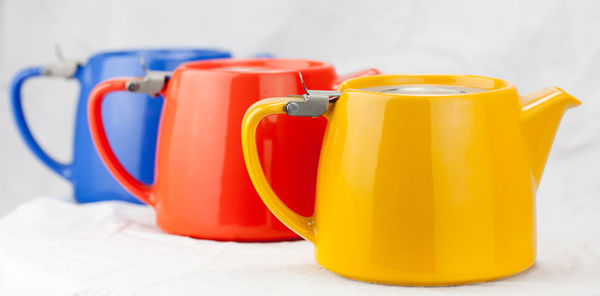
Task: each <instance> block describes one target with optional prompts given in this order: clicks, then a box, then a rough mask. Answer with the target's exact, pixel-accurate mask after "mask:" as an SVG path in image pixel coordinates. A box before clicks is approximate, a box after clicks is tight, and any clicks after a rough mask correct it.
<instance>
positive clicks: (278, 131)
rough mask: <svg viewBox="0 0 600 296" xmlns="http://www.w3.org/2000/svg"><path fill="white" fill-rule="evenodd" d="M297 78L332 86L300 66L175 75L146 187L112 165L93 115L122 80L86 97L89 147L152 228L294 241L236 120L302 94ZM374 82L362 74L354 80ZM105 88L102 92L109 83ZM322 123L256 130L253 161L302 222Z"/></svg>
mask: <svg viewBox="0 0 600 296" xmlns="http://www.w3.org/2000/svg"><path fill="white" fill-rule="evenodd" d="M240 68H244V69H240ZM298 72H301V73H302V76H303V78H304V81H305V83H306V86H307V87H308V88H309V89H317V90H329V89H334V88H336V87H337V84H338V83H339V82H340V78H339V77H338V76H337V75H336V73H335V70H334V68H333V66H332V65H330V64H326V63H322V62H317V61H308V60H294V59H246V60H240V59H223V60H211V61H203V62H192V63H186V64H183V65H181V66H180V67H179V68H177V69H176V70H175V72H174V73H173V75H172V77H171V78H170V80H169V81H168V83H167V85H166V87H165V88H164V89H163V91H162V95H163V97H164V100H165V102H164V105H163V111H162V117H161V122H160V126H159V132H158V143H157V148H156V149H157V152H156V153H157V155H156V168H155V177H154V180H155V181H154V184H152V185H144V184H142V183H139V182H138V181H136V180H135V179H133V178H131V177H130V176H128V174H127V173H126V172H124V171H123V170H121V169H122V168H119V166H120V165H119V164H118V163H115V162H117V161H116V158H114V157H113V158H114V159H111V155H110V153H112V152H111V151H110V147H109V146H108V142H106V143H103V141H102V134H101V133H102V132H103V131H102V130H101V128H102V126H101V121H100V122H99V120H98V116H97V114H96V113H98V112H99V111H98V110H99V109H101V108H100V105H101V100H102V99H101V98H102V97H103V96H104V94H105V93H106V92H108V91H114V90H122V89H124V81H113V82H112V83H113V88H110V87H109V88H105V90H104V91H101V89H102V85H100V86H99V87H98V90H97V91H95V92H94V93H93V94H92V95H91V98H90V112H89V114H90V126H91V129H92V135H93V137H94V141H95V143H96V147H97V148H98V149H99V152H100V155H101V156H102V159H103V161H104V162H105V163H106V164H107V166H108V168H109V170H110V171H111V173H113V175H114V176H115V177H116V178H117V180H118V181H119V182H120V183H121V184H122V185H124V186H125V187H126V188H127V189H129V191H130V192H132V193H133V194H134V195H135V196H137V197H138V198H140V199H141V200H143V201H145V202H147V203H149V204H151V205H152V206H153V207H154V208H155V209H156V214H157V223H158V225H159V226H160V227H161V228H162V229H163V230H165V231H166V232H170V233H174V234H179V235H186V236H191V237H196V238H206V239H214V240H235V241H273V240H289V239H297V238H299V237H298V236H297V235H296V234H295V233H294V232H292V231H291V230H289V229H288V228H287V227H286V226H284V225H283V224H282V223H281V222H279V220H278V219H277V218H275V216H273V215H272V214H271V212H270V211H269V210H268V209H267V208H266V207H265V205H264V204H263V203H262V201H261V200H260V198H259V197H258V195H257V193H256V191H255V189H254V186H253V185H252V183H251V181H250V178H249V176H248V173H247V170H246V167H245V163H244V158H243V154H242V147H241V140H240V139H241V124H242V118H243V116H244V113H245V112H246V110H247V109H248V107H250V105H252V104H253V103H255V102H256V101H258V100H261V99H264V98H269V97H278V96H287V95H292V94H303V93H304V91H303V89H302V85H301V83H300V79H299V76H298ZM375 73H377V71H376V70H367V71H363V72H361V73H357V74H356V75H353V76H358V75H368V74H375ZM345 78H347V77H344V78H341V79H345ZM106 83H108V84H105V86H107V87H108V85H110V83H111V82H110V81H108V82H106ZM115 83H116V84H115ZM95 97H96V98H95ZM157 99H160V98H157ZM94 104H95V105H96V106H94ZM325 124H326V122H325V119H323V118H322V117H321V118H317V119H313V118H306V117H291V116H284V115H274V116H271V117H268V118H266V119H265V120H263V121H262V122H261V125H260V126H259V127H258V130H257V141H258V151H259V154H260V159H261V162H262V166H263V169H264V171H265V174H266V176H267V178H268V179H269V181H270V183H271V185H272V186H273V189H274V190H275V192H276V193H277V194H278V195H279V196H281V199H282V200H283V201H284V202H285V203H286V205H287V206H289V207H290V208H291V209H293V210H294V211H297V212H298V213H299V214H301V215H305V216H311V215H312V211H313V206H314V196H315V184H316V174H317V165H318V160H319V154H320V150H321V142H322V139H323V134H324V131H325Z"/></svg>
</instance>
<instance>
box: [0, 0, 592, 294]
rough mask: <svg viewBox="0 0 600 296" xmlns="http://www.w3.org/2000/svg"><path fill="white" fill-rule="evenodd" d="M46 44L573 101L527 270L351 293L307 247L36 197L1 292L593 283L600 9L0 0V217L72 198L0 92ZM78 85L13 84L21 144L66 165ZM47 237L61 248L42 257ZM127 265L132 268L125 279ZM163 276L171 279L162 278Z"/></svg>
mask: <svg viewBox="0 0 600 296" xmlns="http://www.w3.org/2000/svg"><path fill="white" fill-rule="evenodd" d="M55 44H60V46H61V47H62V49H63V52H64V54H65V55H66V56H67V57H68V58H72V59H79V60H82V61H85V60H86V59H87V58H88V57H89V56H90V55H92V54H94V53H96V52H98V51H104V50H111V49H121V48H139V47H165V46H198V47H219V48H224V49H229V50H231V51H232V52H233V53H234V54H235V55H237V56H240V57H244V56H250V55H252V54H254V53H257V52H264V51H268V52H271V53H273V54H275V55H277V56H280V57H297V58H311V59H318V60H323V61H328V62H331V63H333V64H334V65H335V66H336V67H337V69H338V72H340V73H342V74H343V73H346V72H351V71H354V70H357V69H362V68H366V67H376V68H379V69H380V70H381V71H383V72H384V73H460V74H475V75H483V76H492V77H498V78H502V79H506V80H509V81H512V82H514V83H515V84H516V85H517V87H518V89H519V91H520V92H521V93H523V94H525V93H527V92H530V91H534V90H537V89H540V88H543V87H546V86H552V85H557V86H560V87H562V88H563V89H565V90H567V91H568V92H570V93H571V94H572V95H574V96H575V97H577V98H579V99H580V100H581V101H582V102H583V104H582V105H581V106H579V107H578V108H575V109H572V110H569V111H568V112H567V114H566V116H565V118H564V121H563V124H562V125H561V127H560V129H559V132H558V134H557V137H556V141H555V142H554V147H553V150H552V152H551V155H550V159H549V162H548V164H547V166H546V171H545V173H544V177H543V179H542V183H541V188H540V190H539V192H538V198H537V202H538V208H537V209H538V243H539V244H538V261H537V263H536V265H535V266H534V267H533V268H532V269H531V270H530V271H528V272H526V273H523V274H521V275H519V276H516V277H513V278H511V279H508V280H505V281H500V282H494V283H488V284H485V285H474V286H465V287H462V288H460V289H459V288H442V289H433V290H429V289H395V287H387V286H375V285H368V284H361V283H359V282H355V281H346V280H343V279H341V278H338V277H336V276H334V275H333V274H331V273H328V272H326V271H324V270H323V269H320V268H318V266H317V265H316V263H315V262H314V261H313V259H312V255H311V249H312V247H311V246H310V244H309V243H308V242H296V243H282V244H262V245H261V244H244V245H243V244H235V243H215V242H210V241H201V240H191V239H187V238H183V237H177V236H170V235H165V234H163V233H161V232H160V231H159V230H158V229H156V228H155V226H154V223H153V215H152V214H153V213H152V210H151V209H148V208H143V207H134V206H125V205H123V204H114V203H102V204H95V205H86V206H82V207H77V206H74V205H70V204H60V203H57V204H55V203H53V201H52V200H47V199H42V200H38V201H37V202H34V203H30V204H27V205H24V206H23V207H21V208H20V209H19V210H17V211H15V212H13V214H12V215H10V216H6V217H5V218H3V219H0V224H1V225H0V232H1V234H2V235H1V238H0V242H2V244H0V248H2V251H1V252H0V261H2V262H3V265H2V266H0V287H1V286H2V283H4V284H6V285H7V286H8V287H9V288H10V287H13V288H15V289H16V291H21V293H23V292H24V291H25V290H24V288H28V289H30V290H31V291H34V290H36V289H37V290H36V291H38V292H39V291H44V292H48V294H49V295H51V294H52V293H50V292H49V291H51V290H50V288H48V287H53V289H54V290H53V291H54V292H53V294H52V295H71V294H78V295H83V294H85V295H108V294H109V292H108V291H115V292H118V293H116V294H123V293H124V292H125V291H137V292H139V293H142V294H144V295H147V294H148V293H147V292H151V291H154V293H158V294H160V293H161V292H160V291H163V290H157V285H155V281H157V280H160V281H161V282H160V283H162V284H163V286H162V288H164V289H167V290H166V291H174V290H173V289H174V288H179V289H180V290H181V289H184V288H186V287H187V288H189V287H192V289H188V290H187V292H188V293H190V292H192V291H199V290H200V289H203V290H204V291H207V287H213V288H214V289H215V290H214V292H215V293H223V292H225V291H229V293H230V294H235V295H238V294H239V292H251V291H250V290H251V289H248V288H252V289H254V290H265V289H266V288H267V287H270V288H271V290H270V291H271V292H273V293H275V292H277V293H278V294H281V293H279V292H285V291H288V292H289V291H293V292H295V293H300V292H302V291H304V292H303V293H306V294H308V293H316V294H319V293H320V294H324V295H336V294H340V293H339V292H343V293H347V292H353V293H356V294H367V293H371V292H375V291H378V292H384V293H388V294H398V293H401V292H404V293H409V294H415V293H422V294H423V295H431V294H432V293H434V292H435V294H437V293H455V294H462V293H473V294H480V293H483V292H494V291H495V292H496V293H497V294H498V295H505V294H507V293H517V292H519V293H521V294H529V295H531V294H545V295H553V294H557V295H566V294H582V295H587V294H593V293H598V291H599V290H600V280H599V279H600V277H599V275H600V263H599V262H600V253H598V250H599V249H600V234H599V230H598V229H599V227H600V225H599V222H598V221H600V220H599V218H598V217H599V215H600V174H599V173H598V168H600V137H599V135H600V1H523V0H517V1H498V0H495V1H475V0H473V1H397V0H396V1H348V0H347V1H292V0H279V1H266V0H253V1H238V2H230V1H192V0H190V1H183V0H170V1H157V0H143V1H126V0H101V1H82V0H72V1H67V0H53V1H50V0H39V1H33V0H29V1H26V0H0V216H2V215H5V214H7V213H8V212H10V211H12V210H13V209H14V208H15V207H16V206H17V205H19V204H21V203H24V202H26V201H28V200H31V199H33V198H34V197H35V196H39V195H46V196H52V197H61V198H63V199H68V198H69V197H70V195H71V189H70V186H69V184H68V183H66V181H63V180H62V179H61V178H59V177H58V176H56V175H54V174H53V173H52V172H50V171H49V170H48V169H46V168H45V166H44V165H42V164H41V163H40V162H38V161H37V159H35V158H34V157H33V155H32V154H31V152H30V151H29V150H28V149H27V147H26V146H25V144H24V142H23V141H22V140H21V138H20V137H19V135H18V134H17V129H16V127H15V125H14V122H13V118H12V115H11V113H10V106H9V102H8V97H7V95H8V89H7V87H8V85H9V83H10V79H11V78H12V76H13V75H14V74H15V73H16V72H17V71H18V70H19V69H21V68H23V67H26V66H30V65H36V64H47V63H52V62H55V61H56V58H55V55H54V50H53V47H54V45H55ZM78 91H79V89H78V86H77V84H76V83H75V82H73V81H65V80H61V79H36V80H32V81H31V82H29V83H27V84H26V87H25V89H24V96H23V97H24V105H25V111H26V115H27V118H28V120H29V122H30V124H31V126H32V128H33V130H34V134H35V136H36V137H37V138H38V139H39V141H40V142H41V143H42V146H44V147H45V148H46V149H47V150H48V151H49V152H50V154H51V155H54V156H56V157H57V158H58V159H60V160H63V161H65V162H67V161H69V160H70V158H71V153H72V141H73V139H72V134H73V123H74V111H75V104H76V100H77V97H78ZM129 207H131V209H129ZM130 211H133V212H132V213H137V214H131V213H129V212H130ZM138 211H139V213H138ZM121 212H128V215H124V214H120V213H121ZM136 216H140V217H143V219H137V220H140V221H142V222H143V223H142V222H139V221H138V222H135V221H137V220H136V219H135V217H136ZM115 229H117V230H118V231H117V230H115ZM133 238H137V239H138V241H134V240H133ZM149 240H153V243H149ZM54 241H59V242H61V243H60V244H56V245H55V246H54V248H48V247H47V245H48V244H49V243H50V244H53V242H54ZM127 243H129V245H127ZM288 244H289V246H288ZM127 246H129V249H128V248H127ZM184 247H185V248H188V247H189V248H188V249H185V250H184V251H185V252H183V251H181V250H182V248H184ZM163 249H164V250H163ZM65 250H68V251H65ZM139 250H145V251H147V252H138V251H139ZM167 250H170V251H168V253H170V254H171V256H170V257H169V256H165V255H164V254H166V253H167ZM173 250H175V251H173ZM211 250H212V251H211ZM151 251H152V252H151ZM207 251H208V252H207ZM211 252H212V253H211ZM19 254H20V255H19ZM215 254H216V255H215ZM248 254H250V255H248ZM261 254H262V255H261ZM85 255H89V256H88V257H86V256H85ZM144 256H146V257H148V258H150V259H151V260H148V258H146V257H144ZM173 256H175V258H173ZM254 256H264V260H263V259H260V258H263V257H259V258H258V259H257V258H256V257H254ZM142 257H143V258H142ZM86 258H87V259H86ZM114 258H120V259H119V260H116V261H115V260H113V259H114ZM140 258H141V259H140ZM155 258H160V260H158V261H155V260H153V259H155ZM84 259H85V260H84ZM271 259H273V260H271ZM103 260H104V261H103ZM102 262H104V263H106V262H109V263H110V262H113V263H114V262H117V263H119V264H120V265H119V266H121V265H124V266H128V267H129V268H131V269H122V270H121V269H119V270H112V269H107V270H102V269H101V268H99V266H105V267H106V266H110V264H107V265H102V264H104V263H102ZM178 262H179V263H178ZM206 262H209V263H211V264H207V263H206ZM234 262H235V263H234ZM244 262H246V263H247V265H243V264H244ZM100 263H102V264H100ZM155 263H156V264H159V265H160V264H162V265H161V266H160V267H158V268H157V267H156V265H155ZM148 264H150V265H148ZM153 264H154V265H153ZM240 264H241V265H240ZM92 265H94V266H95V267H96V268H89V266H92ZM75 266H80V267H79V268H75ZM119 266H118V267H119ZM134 269H135V270H138V271H139V273H135V272H134V273H133V275H132V273H131V272H129V271H130V270H134ZM165 271H167V272H166V273H165ZM242 271H243V272H242ZM177 272H179V273H177ZM236 272H238V273H239V274H238V273H236ZM142 275H143V276H142ZM146 275H151V276H149V277H148V278H145V277H146ZM166 275H168V276H170V277H171V278H169V280H165V276H166ZM176 275H179V276H180V278H179V282H173V281H172V280H173V279H176V277H175V276H176ZM3 276H4V279H3V278H2V277H3ZM32 277H37V278H39V279H40V281H36V280H31V278H32ZM220 277H222V278H223V281H213V280H212V279H219V278H220ZM142 278H144V279H142ZM231 278H235V279H236V285H231V284H230V282H231V280H230V279H231ZM132 279H137V281H135V280H132ZM2 280H4V282H3V281H2ZM211 281H212V282H211ZM209 282H210V285H209V286H207V283H209ZM34 283H37V285H36V284H34ZM223 283H228V284H223ZM128 284H131V285H128ZM183 284H186V285H187V286H186V285H183ZM61 285H62V286H61ZM211 285H212V286H211ZM263 285H264V286H263ZM139 287H144V289H146V290H142V289H141V288H139ZM334 287H335V289H337V290H335V289H333V288H334ZM58 288H62V289H63V290H59V289H58ZM125 288H128V289H130V290H123V289H125ZM86 289H88V290H86ZM81 291H95V294H94V293H92V292H90V293H86V292H81ZM178 291H179V290H178ZM333 291H337V292H338V293H336V292H333ZM38 292H36V293H33V292H32V293H30V294H32V295H33V294H35V295H39V294H40V293H38ZM80 292H81V293H80ZM9 294H12V293H9ZM25 294H27V293H25ZM131 294H134V292H131ZM209 294H210V293H209ZM595 295H597V294H595Z"/></svg>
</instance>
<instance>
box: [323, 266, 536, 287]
mask: <svg viewBox="0 0 600 296" xmlns="http://www.w3.org/2000/svg"><path fill="white" fill-rule="evenodd" d="M317 262H318V261H317ZM318 263H319V265H321V266H322V267H323V268H325V269H327V270H328V271H330V272H332V273H334V274H336V275H339V276H341V277H343V278H347V279H350V280H355V281H361V282H367V283H372V284H380V285H389V286H409V287H451V286H461V285H470V284H479V283H485V282H492V281H501V280H505V279H508V278H511V277H514V276H518V275H520V274H522V273H524V272H527V271H528V270H529V269H530V268H531V267H533V265H534V264H535V260H534V261H533V262H531V263H529V264H527V265H524V266H521V267H518V268H517V267H515V268H514V269H512V270H495V271H493V272H488V273H485V274H484V273H473V274H461V275H444V274H429V275H424V274H403V275H401V276H396V277H394V276H390V274H373V275H364V274H363V275H357V274H350V273H347V272H344V271H339V270H336V269H335V268H330V267H328V266H326V265H323V264H321V263H320V262H318Z"/></svg>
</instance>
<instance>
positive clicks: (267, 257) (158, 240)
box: [0, 198, 600, 296]
mask: <svg viewBox="0 0 600 296" xmlns="http://www.w3.org/2000/svg"><path fill="white" fill-rule="evenodd" d="M546 212H547V213H545V215H546V214H550V213H551V212H552V211H546ZM553 215H559V216H560V215H562V216H561V217H553V218H552V219H549V220H548V221H556V220H561V219H565V220H568V221H571V223H568V224H567V225H571V226H573V228H570V227H563V228H561V227H541V229H543V230H545V231H543V232H540V234H539V237H540V239H539V247H538V250H539V254H538V260H537V263H536V264H535V265H534V266H533V267H532V268H531V269H530V270H528V271H526V272H524V273H521V274H519V275H517V276H514V277H511V278H508V279H505V280H501V281H495V282H489V283H482V284H474V285H466V286H456V287H439V288H422V287H395V286H385V285H376V284H369V283H362V282H358V281H353V280H348V279H345V278H342V277H339V276H337V275H334V274H333V273H331V272H329V271H327V270H325V269H323V268H321V267H319V265H318V264H317V263H316V262H315V260H314V258H313V247H312V246H311V244H310V243H308V242H306V241H296V242H281V243H234V242H215V241H207V240H195V239H191V238H187V237H180V236H174V235H168V234H165V233H163V232H161V231H160V230H159V229H158V228H157V227H156V226H155V224H154V212H153V210H152V209H151V208H149V207H145V206H139V205H133V204H126V203H121V202H105V203H95V204H85V205H76V204H72V203H70V202H68V201H61V200H57V199H52V198H38V199H35V200H33V201H31V202H28V203H25V204H23V205H21V206H20V207H18V208H17V209H16V210H15V211H13V212H12V213H10V214H9V215H7V216H5V217H3V218H1V219H0V295H79V296H81V295H327V296H331V295H446V294H450V295H456V294H459V295H464V294H474V295H475V294H476V295H481V294H486V295H488V294H489V295H600V227H598V226H600V218H599V217H600V204H596V205H594V204H592V206H589V205H588V206H586V207H580V208H577V207H574V208H569V207H563V209H562V211H559V212H554V214H553ZM549 226H551V225H549ZM568 229H575V230H577V231H575V232H573V231H565V230H568Z"/></svg>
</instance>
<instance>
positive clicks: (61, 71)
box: [42, 45, 81, 78]
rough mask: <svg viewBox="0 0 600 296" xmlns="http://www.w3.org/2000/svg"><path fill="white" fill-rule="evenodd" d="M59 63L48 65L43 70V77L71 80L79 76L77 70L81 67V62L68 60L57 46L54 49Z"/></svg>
mask: <svg viewBox="0 0 600 296" xmlns="http://www.w3.org/2000/svg"><path fill="white" fill-rule="evenodd" d="M54 51H55V53H56V57H57V58H58V63H55V64H52V65H48V66H45V67H43V68H42V75H45V76H54V77H64V78H71V77H73V76H75V74H77V69H79V66H81V63H80V62H79V61H75V60H67V59H65V57H64V56H63V54H62V52H61V50H60V47H59V46H58V45H56V46H55V47H54Z"/></svg>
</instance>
